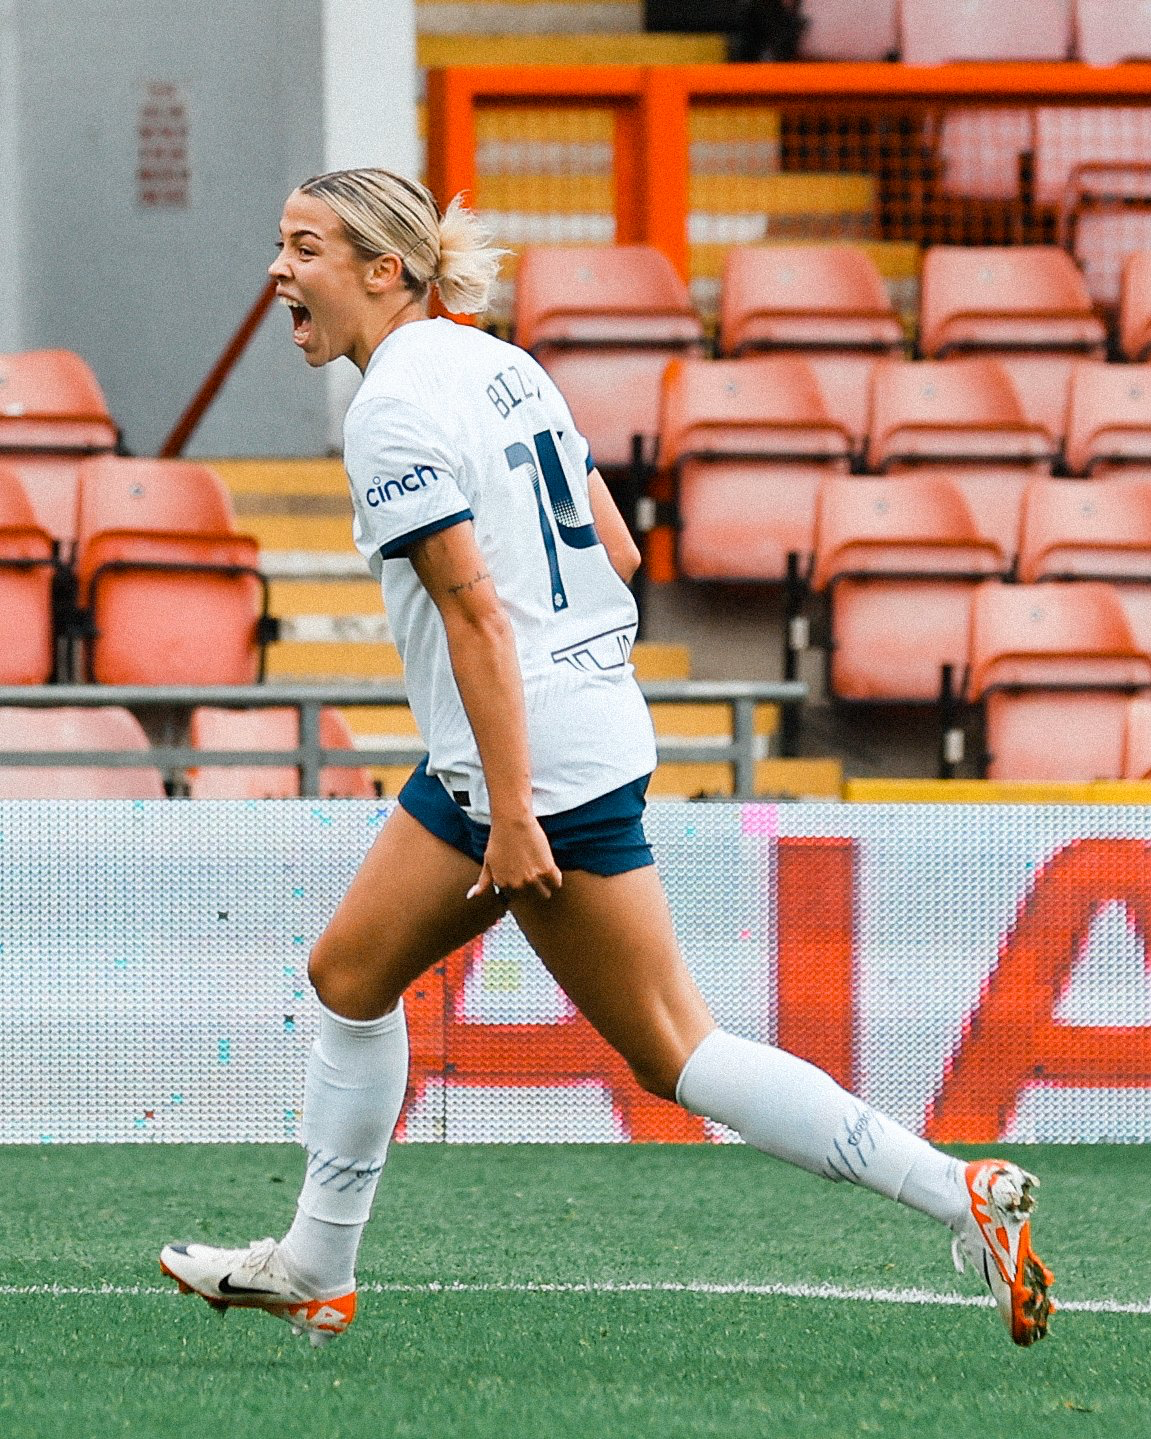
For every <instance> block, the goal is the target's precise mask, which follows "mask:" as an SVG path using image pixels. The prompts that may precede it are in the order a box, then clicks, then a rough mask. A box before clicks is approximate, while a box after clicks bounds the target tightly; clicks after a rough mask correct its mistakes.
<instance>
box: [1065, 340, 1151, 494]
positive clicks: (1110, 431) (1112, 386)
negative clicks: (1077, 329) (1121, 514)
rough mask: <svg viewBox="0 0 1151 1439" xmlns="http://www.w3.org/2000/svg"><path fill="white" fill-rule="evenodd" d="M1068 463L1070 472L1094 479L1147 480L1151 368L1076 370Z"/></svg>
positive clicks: (1150, 469) (1091, 365) (1094, 365)
mask: <svg viewBox="0 0 1151 1439" xmlns="http://www.w3.org/2000/svg"><path fill="white" fill-rule="evenodd" d="M1066 457H1067V468H1068V469H1069V470H1071V471H1072V472H1073V473H1075V474H1079V475H1090V476H1092V477H1093V478H1095V479H1105V478H1109V477H1111V476H1114V475H1128V476H1130V475H1133V474H1135V475H1151V365H1108V364H1104V363H1102V362H1095V361H1083V362H1081V363H1080V364H1078V365H1076V367H1075V372H1074V375H1073V377H1072V381H1071V392H1070V397H1069V401H1068V408H1067V443H1066Z"/></svg>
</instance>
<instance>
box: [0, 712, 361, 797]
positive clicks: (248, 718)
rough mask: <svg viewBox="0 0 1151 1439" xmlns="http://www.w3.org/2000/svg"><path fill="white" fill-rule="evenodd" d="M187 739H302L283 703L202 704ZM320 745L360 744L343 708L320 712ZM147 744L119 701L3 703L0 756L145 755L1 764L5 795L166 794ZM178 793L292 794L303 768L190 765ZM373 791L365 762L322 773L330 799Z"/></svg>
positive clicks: (219, 746) (277, 743)
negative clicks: (115, 761) (125, 762)
mask: <svg viewBox="0 0 1151 1439" xmlns="http://www.w3.org/2000/svg"><path fill="white" fill-rule="evenodd" d="M188 743H189V745H191V746H192V747H193V748H196V749H200V750H236V749H240V750H243V749H251V750H281V749H283V750H286V749H294V748H295V747H296V746H297V744H298V743H299V716H298V715H297V713H296V711H295V710H294V709H286V708H285V709H280V708H276V709H258V710H229V709H221V708H217V707H213V706H200V707H199V708H197V709H195V710H193V712H192V715H191V718H190V721H189V726H188ZM320 744H321V745H322V746H323V747H324V748H325V749H353V748H354V747H355V746H354V742H353V739H352V735H351V732H350V731H349V729H348V726H347V723H346V721H345V720H344V718H343V716H342V715H341V714H340V712H339V711H338V710H334V709H324V710H321V712H320ZM150 748H151V747H150V745H149V743H148V736H147V734H146V733H145V732H144V729H143V727H142V725H141V724H140V722H139V720H137V719H136V718H135V716H134V715H132V714H131V712H130V711H128V710H126V709H123V708H121V707H120V706H117V705H105V706H101V707H96V708H92V709H88V708H78V707H75V706H59V707H55V708H45V709H26V708H23V707H19V708H16V707H0V756H2V754H3V753H4V752H5V751H9V752H19V751H36V750H44V751H46V752H50V751H52V750H124V751H129V752H136V751H139V752H140V754H141V758H142V759H144V760H145V762H144V763H143V764H142V765H141V767H140V768H139V769H135V768H119V767H117V768H115V769H110V768H99V767H92V768H87V767H84V766H76V765H67V766H58V767H52V766H50V765H45V766H44V767H40V766H5V765H2V764H0V799H163V798H164V797H165V794H166V792H167V791H166V788H165V782H164V776H163V774H162V773H161V771H160V770H159V769H158V768H156V767H155V766H154V765H148V764H147V763H146V759H145V757H146V755H147V752H148V751H149V749H150ZM180 792H186V793H187V795H188V796H189V797H190V798H192V799H292V798H294V797H296V796H297V795H298V794H299V793H300V778H299V771H298V770H297V769H295V768H293V767H292V766H276V765H205V766H203V767H193V768H191V769H189V770H188V771H187V772H186V774H185V776H184V781H183V784H182V786H180ZM375 792H376V791H375V788H374V787H373V785H372V782H371V779H370V778H369V776H368V772H367V771H366V770H364V769H362V768H358V767H357V768H352V767H348V768H343V767H329V768H326V769H323V770H321V771H320V793H321V794H322V795H324V796H325V797H332V798H344V799H370V798H372V797H373V796H374V795H375Z"/></svg>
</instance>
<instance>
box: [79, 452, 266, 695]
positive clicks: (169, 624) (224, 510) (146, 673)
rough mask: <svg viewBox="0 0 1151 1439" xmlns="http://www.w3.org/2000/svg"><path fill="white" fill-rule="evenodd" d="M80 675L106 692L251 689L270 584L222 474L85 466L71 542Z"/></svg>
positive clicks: (157, 464)
mask: <svg viewBox="0 0 1151 1439" xmlns="http://www.w3.org/2000/svg"><path fill="white" fill-rule="evenodd" d="M76 552H77V557H76V578H77V586H78V601H79V605H80V607H81V611H82V615H83V633H84V637H85V645H84V670H85V673H86V675H87V678H89V679H91V680H95V681H97V682H99V683H102V684H249V683H252V682H253V681H254V680H256V679H257V678H259V677H260V676H261V674H262V668H263V647H264V644H265V642H266V636H267V634H268V625H267V593H266V585H265V583H264V581H263V578H262V576H261V574H260V569H259V560H260V556H259V549H258V546H257V544H256V542H255V540H253V539H251V538H250V537H249V536H246V535H238V534H236V533H235V530H234V527H233V522H232V507H231V501H230V499H229V496H228V492H227V490H226V489H225V488H224V485H223V482H222V481H221V480H220V479H219V477H218V476H217V475H216V474H215V473H214V472H213V471H212V470H210V469H208V468H207V467H206V466H203V465H195V464H190V463H185V462H183V461H179V460H127V459H121V458H116V457H107V458H101V459H94V460H87V461H85V462H84V464H83V465H82V466H81V472H80V499H79V509H78V519H77V538H76Z"/></svg>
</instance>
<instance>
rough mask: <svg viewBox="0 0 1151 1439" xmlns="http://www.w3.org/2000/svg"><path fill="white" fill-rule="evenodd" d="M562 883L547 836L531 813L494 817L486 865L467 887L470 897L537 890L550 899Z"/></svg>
mask: <svg viewBox="0 0 1151 1439" xmlns="http://www.w3.org/2000/svg"><path fill="white" fill-rule="evenodd" d="M561 884H563V875H562V874H561V873H560V870H559V866H558V865H557V864H556V862H555V858H554V856H553V855H552V850H551V845H550V844H548V837H547V835H546V834H544V832H543V830H542V829H541V827H540V823H539V821H538V820H537V819H536V818H535V816H534V815H530V814H529V815H525V816H524V817H523V818H522V819H515V820H507V819H505V820H493V821H492V832H491V834H490V835H489V836H488V847H487V849H486V850H485V851H484V863H483V868H482V869H481V870H480V877H479V879H478V880H476V882H475V884H473V885H472V887H471V889H469V890H468V898H469V899H476V898H478V897H479V896H480V895H483V894H488V893H494V894H497V895H501V896H502V895H504V894H506V895H507V896H508V897H509V898H513V899H514V898H515V896H516V895H517V894H525V893H535V894H537V895H538V896H539V897H540V898H541V899H550V898H551V897H552V895H553V894H554V893H555V892H556V890H557V889H559V887H560V885H561Z"/></svg>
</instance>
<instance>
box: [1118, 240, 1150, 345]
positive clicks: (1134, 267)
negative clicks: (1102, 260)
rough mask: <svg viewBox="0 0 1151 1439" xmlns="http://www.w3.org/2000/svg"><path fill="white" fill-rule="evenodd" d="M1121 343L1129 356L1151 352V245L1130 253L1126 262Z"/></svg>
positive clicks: (1122, 286)
mask: <svg viewBox="0 0 1151 1439" xmlns="http://www.w3.org/2000/svg"><path fill="white" fill-rule="evenodd" d="M1119 344H1120V347H1121V349H1122V351H1123V355H1124V357H1125V358H1126V359H1128V360H1145V359H1147V357H1148V356H1149V355H1151V249H1146V250H1140V251H1137V252H1136V253H1135V254H1133V255H1128V257H1127V259H1126V261H1125V262H1124V264H1123V273H1122V281H1121V285H1120V292H1119Z"/></svg>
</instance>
